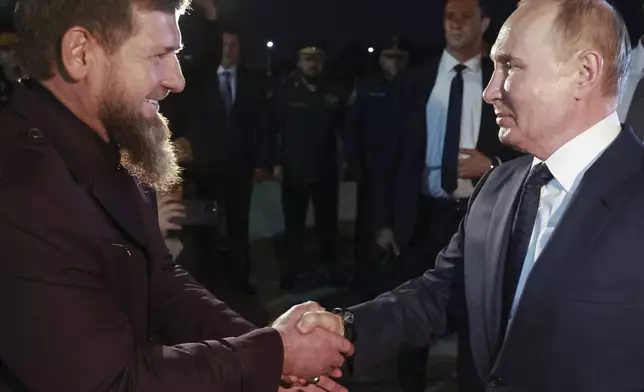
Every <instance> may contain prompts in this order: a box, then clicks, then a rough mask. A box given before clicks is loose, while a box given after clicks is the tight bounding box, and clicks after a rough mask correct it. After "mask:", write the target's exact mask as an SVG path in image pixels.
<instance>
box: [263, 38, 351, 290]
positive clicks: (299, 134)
mask: <svg viewBox="0 0 644 392" xmlns="http://www.w3.org/2000/svg"><path fill="white" fill-rule="evenodd" d="M325 60H326V53H325V51H324V50H323V49H322V48H321V47H320V46H319V45H306V46H303V47H302V48H301V49H300V50H299V51H298V61H297V69H296V70H295V71H293V72H292V73H291V74H290V75H289V76H288V77H287V78H286V80H285V82H284V84H283V86H282V89H281V91H280V92H279V93H278V97H277V127H278V129H277V132H278V135H279V143H278V144H279V147H278V153H277V155H278V158H277V165H276V167H275V170H274V176H275V178H276V179H278V180H280V181H282V206H283V210H284V221H285V234H286V256H285V259H284V262H283V270H282V278H281V282H280V287H281V288H282V289H292V288H294V285H295V281H296V279H297V276H298V273H299V272H301V271H298V267H299V266H298V263H301V261H302V241H303V235H304V228H305V224H306V216H307V211H308V206H309V201H310V200H312V201H313V208H314V210H315V223H316V227H317V232H318V236H319V240H320V244H321V248H322V249H321V260H322V262H323V264H324V267H326V269H327V271H325V274H328V275H329V277H330V282H331V283H338V282H340V281H341V279H340V276H341V274H340V273H339V271H338V268H337V265H336V262H337V260H336V237H337V232H338V187H339V167H338V135H339V131H340V129H341V127H342V121H343V112H344V107H345V103H344V99H343V97H342V96H341V94H340V92H339V91H338V89H336V88H334V86H333V85H332V84H331V83H330V82H329V81H328V80H327V79H325V77H324V76H323V75H322V72H323V70H324V64H325Z"/></svg>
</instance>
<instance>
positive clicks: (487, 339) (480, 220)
mask: <svg viewBox="0 0 644 392" xmlns="http://www.w3.org/2000/svg"><path fill="white" fill-rule="evenodd" d="M531 164H532V157H528V156H526V157H523V158H519V159H516V160H514V161H512V162H508V163H506V164H503V165H501V166H500V167H497V168H496V169H494V170H492V171H490V172H488V173H489V175H488V176H487V177H484V179H482V180H481V183H479V186H478V187H477V189H476V190H475V194H474V196H472V198H471V199H470V205H469V208H468V212H467V215H466V217H465V219H464V220H463V223H462V224H461V227H460V229H459V231H458V233H457V234H456V235H455V236H454V238H453V239H452V241H451V243H450V245H449V246H448V247H447V248H446V249H445V250H444V251H443V252H442V253H441V254H440V255H439V256H438V259H437V262H436V268H435V270H430V271H428V272H427V273H425V275H424V276H422V277H420V278H418V279H415V280H412V281H410V282H408V283H406V284H404V285H403V286H401V287H400V288H398V289H396V290H394V291H393V292H391V293H387V294H384V295H383V296H381V297H379V298H377V299H376V300H374V301H371V302H367V303H365V304H362V305H359V306H357V307H355V308H353V309H352V310H353V313H354V315H355V323H356V327H357V333H356V335H357V336H358V341H357V345H356V358H355V365H356V369H360V368H363V367H365V366H367V367H368V366H369V365H371V364H374V363H377V362H378V361H380V360H382V359H383V358H385V357H386V356H387V354H388V353H391V352H393V351H394V350H395V349H396V348H398V346H399V345H400V344H409V345H412V346H416V347H422V346H424V345H427V344H428V343H430V341H431V340H432V338H433V337H435V336H437V335H442V334H443V333H445V331H446V326H447V320H448V319H449V316H451V315H453V314H455V313H456V314H457V315H460V314H466V315H467V317H466V318H465V322H466V323H467V325H468V326H469V340H470V342H471V352H472V355H473V360H474V365H475V366H474V369H473V370H474V371H473V372H472V373H471V374H467V375H463V376H464V377H469V378H470V379H472V380H473V381H474V382H476V383H478V384H479V385H480V388H479V389H472V391H483V390H485V391H490V392H491V391H501V392H543V391H548V392H571V391H583V392H606V391H611V392H627V391H640V390H642V388H643V387H644V372H642V366H644V336H643V335H642V330H644V312H643V311H642V309H644V263H642V254H644V242H643V241H642V238H641V233H642V232H644V218H643V217H644V147H642V143H641V142H640V141H639V139H637V138H636V136H635V135H634V134H633V132H632V130H630V128H629V127H628V126H625V127H624V129H623V130H622V132H621V133H620V135H619V136H618V138H617V139H616V140H615V141H614V142H613V143H612V144H611V145H610V147H608V149H607V150H606V151H604V153H603V154H602V155H601V156H600V157H599V158H598V159H597V161H595V163H594V164H593V165H592V166H591V167H590V168H589V169H588V171H587V172H586V173H585V175H584V176H583V179H582V180H581V182H580V184H579V187H578V188H577V190H576V191H575V194H574V195H573V198H572V199H571V201H570V204H569V205H568V207H567V209H566V212H565V214H564V215H563V216H562V218H561V221H560V222H559V224H558V226H557V227H556V230H555V231H554V234H553V236H552V238H551V239H550V241H549V242H548V244H547V246H546V247H545V249H544V250H543V252H542V253H541V255H540V256H539V260H538V261H537V263H536V264H535V266H534V268H533V269H532V271H531V273H530V277H529V279H528V281H527V284H526V286H525V288H524V291H523V293H522V296H521V301H520V302H519V305H518V308H517V310H516V315H515V316H514V318H513V320H512V325H511V327H510V328H509V330H508V333H507V335H506V338H505V341H504V342H503V344H500V342H501V339H500V336H501V328H502V320H501V305H502V286H503V271H504V266H505V264H506V259H507V253H508V252H507V249H508V243H509V241H510V232H511V226H512V222H513V220H514V214H515V211H516V208H517V207H516V206H517V204H518V200H517V199H518V197H519V195H520V192H521V188H522V184H523V181H524V179H525V178H526V176H527V174H528V171H529V170H530V167H531ZM483 385H485V386H483ZM468 392H469V391H468Z"/></svg>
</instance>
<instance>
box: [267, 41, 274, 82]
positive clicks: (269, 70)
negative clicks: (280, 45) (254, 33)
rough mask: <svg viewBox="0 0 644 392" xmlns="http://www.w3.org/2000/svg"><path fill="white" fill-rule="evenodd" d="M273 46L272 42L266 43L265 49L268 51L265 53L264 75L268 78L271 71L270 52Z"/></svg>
mask: <svg viewBox="0 0 644 392" xmlns="http://www.w3.org/2000/svg"><path fill="white" fill-rule="evenodd" d="M273 46H275V43H274V42H273V41H268V42H266V48H267V49H268V50H267V51H266V74H267V75H268V76H271V73H272V70H271V64H272V62H271V52H272V51H273Z"/></svg>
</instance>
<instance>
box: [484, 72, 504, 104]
mask: <svg viewBox="0 0 644 392" xmlns="http://www.w3.org/2000/svg"><path fill="white" fill-rule="evenodd" d="M502 84H503V77H502V75H501V72H499V71H498V70H496V69H495V70H494V73H492V78H490V81H489V82H488V84H487V87H485V90H483V100H484V101H485V102H487V103H489V104H492V103H493V102H494V101H497V100H500V99H501V85H502Z"/></svg>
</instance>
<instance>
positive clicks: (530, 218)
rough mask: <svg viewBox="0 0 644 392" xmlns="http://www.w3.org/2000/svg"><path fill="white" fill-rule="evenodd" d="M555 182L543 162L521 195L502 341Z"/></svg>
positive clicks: (505, 276) (507, 267)
mask: <svg viewBox="0 0 644 392" xmlns="http://www.w3.org/2000/svg"><path fill="white" fill-rule="evenodd" d="M553 178H554V177H553V175H552V173H550V169H548V166H546V164H545V163H543V162H542V163H539V164H538V165H535V166H534V167H533V168H532V170H531V171H530V174H529V175H528V178H527V179H526V181H525V183H524V185H523V189H522V191H521V196H520V198H519V205H518V208H517V212H516V215H515V216H514V222H513V224H512V235H511V237H510V245H509V247H508V257H507V260H506V263H505V272H504V274H503V304H502V323H503V325H502V332H503V333H502V334H501V336H502V337H503V336H504V334H505V330H506V328H507V325H508V321H509V318H510V312H511V311H512V304H513V302H514V296H515V294H516V291H517V285H518V284H519V279H520V278H521V271H522V270H523V262H524V261H525V256H526V253H527V252H528V246H529V245H530V238H531V237H532V231H533V229H534V222H535V220H536V219H537V210H538V209H539V199H540V198H541V188H542V187H543V186H544V185H546V184H548V183H549V182H550V181H552V179H553Z"/></svg>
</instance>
